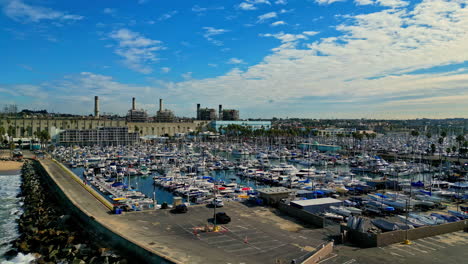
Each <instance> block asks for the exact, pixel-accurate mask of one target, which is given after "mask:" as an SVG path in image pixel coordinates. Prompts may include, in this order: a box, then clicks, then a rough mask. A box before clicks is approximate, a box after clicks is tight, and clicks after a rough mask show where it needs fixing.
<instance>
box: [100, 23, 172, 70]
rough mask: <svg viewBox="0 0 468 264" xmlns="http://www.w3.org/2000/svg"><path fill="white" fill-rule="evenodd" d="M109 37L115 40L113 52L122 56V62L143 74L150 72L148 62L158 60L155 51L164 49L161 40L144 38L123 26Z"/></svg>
mask: <svg viewBox="0 0 468 264" xmlns="http://www.w3.org/2000/svg"><path fill="white" fill-rule="evenodd" d="M109 37H110V38H111V39H113V40H115V41H116V42H117V44H118V46H117V47H116V48H115V53H116V54H117V55H119V56H122V57H123V58H124V64H125V65H126V66H127V67H129V68H130V69H132V70H134V71H138V72H141V73H144V74H148V73H151V72H152V69H151V67H150V66H149V65H148V64H151V63H154V62H156V61H158V60H159V59H158V57H157V56H156V54H155V52H156V51H158V50H161V49H164V47H163V46H162V45H161V41H159V40H152V39H149V38H146V37H144V36H142V35H141V34H140V33H138V32H133V31H131V30H129V29H125V28H123V29H119V30H116V31H113V32H112V33H111V34H109Z"/></svg>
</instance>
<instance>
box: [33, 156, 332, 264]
mask: <svg viewBox="0 0 468 264" xmlns="http://www.w3.org/2000/svg"><path fill="white" fill-rule="evenodd" d="M39 162H40V164H41V165H42V167H43V168H44V169H45V172H47V175H48V176H49V177H50V179H51V182H52V183H54V184H55V185H56V186H57V189H58V192H60V195H62V196H63V198H64V199H67V200H69V201H70V207H73V208H74V209H73V210H74V211H75V214H82V215H83V217H82V218H83V219H84V220H83V221H84V223H83V224H84V227H86V225H88V226H89V228H92V229H93V231H94V230H97V232H103V233H105V235H106V236H107V237H110V239H112V240H115V241H117V242H116V244H117V245H118V248H122V249H124V250H125V251H126V252H129V253H130V254H131V255H134V256H138V257H140V258H142V259H144V261H145V262H146V263H291V261H292V260H293V259H301V258H303V257H304V256H307V255H308V254H310V252H313V251H314V250H315V248H316V247H318V246H319V245H321V244H322V243H323V242H324V241H325V240H326V237H327V235H328V234H326V233H324V232H323V229H314V228H312V227H310V226H304V225H303V224H301V223H298V222H295V220H293V219H292V218H289V217H287V216H283V215H281V214H279V213H278V212H277V211H275V210H274V209H270V208H265V207H248V206H246V205H244V204H241V203H237V202H229V203H226V205H225V207H223V208H220V209H217V210H218V211H223V212H226V213H227V214H228V215H229V216H231V218H232V221H231V223H229V224H227V225H223V226H222V227H221V231H220V232H201V231H197V230H198V228H200V227H203V226H206V225H207V224H208V220H209V219H210V218H212V217H213V209H212V208H207V207H206V206H204V205H197V206H191V207H189V211H188V213H186V214H172V213H170V212H169V211H168V210H154V211H153V210H152V211H144V212H131V213H124V214H122V215H113V214H111V213H110V210H111V208H112V205H111V204H110V203H109V202H108V201H107V200H106V199H104V198H103V197H102V196H101V195H100V194H99V193H97V192H96V191H94V190H93V189H92V188H90V187H89V186H87V185H85V184H84V183H83V182H82V181H81V180H80V179H79V178H78V177H77V176H76V175H74V174H73V173H72V172H71V171H70V170H68V169H67V168H66V167H65V166H63V165H62V164H60V163H58V162H56V161H54V160H51V159H43V160H39ZM298 263H299V262H298Z"/></svg>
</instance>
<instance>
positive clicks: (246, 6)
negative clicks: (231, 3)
mask: <svg viewBox="0 0 468 264" xmlns="http://www.w3.org/2000/svg"><path fill="white" fill-rule="evenodd" d="M239 8H240V9H242V10H256V9H257V8H256V7H255V6H254V5H253V4H249V3H246V2H243V3H240V4H239Z"/></svg>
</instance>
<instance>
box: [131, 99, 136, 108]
mask: <svg viewBox="0 0 468 264" xmlns="http://www.w3.org/2000/svg"><path fill="white" fill-rule="evenodd" d="M132 110H136V106H135V97H133V98H132Z"/></svg>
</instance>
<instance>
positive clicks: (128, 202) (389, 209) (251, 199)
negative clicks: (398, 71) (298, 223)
mask: <svg viewBox="0 0 468 264" xmlns="http://www.w3.org/2000/svg"><path fill="white" fill-rule="evenodd" d="M53 155H54V156H55V157H56V158H57V159H58V160H61V161H63V162H64V163H65V164H68V166H69V167H70V168H71V170H72V171H73V172H74V173H75V174H76V175H78V176H80V177H81V178H82V179H83V181H84V182H85V183H89V184H90V185H91V186H93V187H94V188H95V189H96V190H98V191H99V192H100V193H101V194H103V195H104V196H105V197H106V198H107V199H108V200H109V201H110V202H112V203H113V204H114V205H115V206H117V207H119V208H122V210H124V211H141V210H153V209H160V208H162V207H164V208H166V207H169V208H171V206H172V204H173V203H174V197H181V198H182V199H183V200H182V201H183V202H185V203H186V205H188V206H190V205H195V204H210V203H212V202H213V199H214V197H216V199H220V201H236V202H245V203H262V204H263V203H264V201H263V202H262V199H260V198H259V196H258V192H257V190H258V189H261V188H266V187H285V188H287V189H288V190H289V191H290V193H291V195H292V200H294V199H296V200H297V199H317V198H323V197H333V198H338V199H340V201H341V202H342V204H341V205H340V206H338V207H336V206H334V207H333V206H332V207H330V208H329V209H327V210H323V211H321V212H318V214H319V215H321V216H322V217H324V218H325V219H329V220H332V221H338V222H340V221H345V222H346V221H347V220H348V219H349V217H350V216H352V215H353V216H355V215H361V214H365V215H371V216H372V217H377V218H379V217H380V218H382V217H391V220H389V219H386V220H378V221H376V222H375V221H373V222H372V223H374V222H375V223H377V224H374V226H376V227H378V228H379V229H380V230H381V231H384V232H385V231H388V230H396V229H401V228H408V227H411V228H414V227H421V226H427V225H437V224H443V223H447V222H454V221H455V220H457V219H458V220H460V219H465V218H466V213H464V212H463V211H460V207H459V206H452V205H450V206H447V203H451V202H452V201H454V200H457V201H459V202H460V201H461V202H463V201H464V200H465V201H466V199H467V195H468V185H467V184H466V178H460V179H461V180H462V181H458V182H455V183H453V182H448V181H446V180H444V179H445V178H444V177H445V176H446V175H447V174H448V173H447V171H446V169H444V171H442V168H441V167H439V168H437V167H433V166H431V165H430V164H425V163H417V162H416V160H415V162H414V163H413V162H412V163H406V162H403V161H396V162H387V161H385V160H384V159H382V158H381V157H378V156H371V155H362V154H360V155H358V156H354V157H348V156H345V155H337V154H329V153H328V154H327V153H320V152H317V151H309V150H304V149H300V148H295V147H289V148H288V147H285V146H284V147H279V148H278V147H276V148H272V147H271V146H268V147H262V146H258V145H252V144H249V143H247V142H244V143H242V144H238V145H235V144H229V143H223V142H215V143H209V142H178V143H160V144H148V145H140V146H138V147H135V146H129V147H123V146H120V147H119V146H117V147H104V148H101V147H94V148H91V147H85V148H76V147H75V148H69V147H68V148H63V147H62V148H58V149H56V150H55V152H54V153H53ZM455 169H456V168H455ZM290 199H291V197H290ZM447 208H448V209H447ZM433 210H437V211H433ZM444 210H445V211H444ZM412 212H414V213H412ZM424 212H429V213H427V214H426V213H424ZM379 221H380V222H379ZM382 221H387V222H386V224H385V225H382V224H378V223H382ZM388 221H391V222H388ZM348 223H349V221H348ZM392 224H393V227H392V228H391V229H389V226H390V225H392ZM351 226H353V225H352V224H351ZM399 226H400V227H399ZM403 226H405V227H403Z"/></svg>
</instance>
